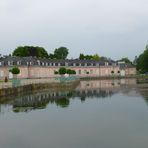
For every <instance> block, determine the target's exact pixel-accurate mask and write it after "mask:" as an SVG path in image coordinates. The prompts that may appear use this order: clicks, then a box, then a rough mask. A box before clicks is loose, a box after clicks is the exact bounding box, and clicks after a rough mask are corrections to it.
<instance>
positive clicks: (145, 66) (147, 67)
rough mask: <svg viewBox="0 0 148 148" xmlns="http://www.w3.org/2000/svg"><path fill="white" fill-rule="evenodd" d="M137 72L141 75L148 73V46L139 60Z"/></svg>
mask: <svg viewBox="0 0 148 148" xmlns="http://www.w3.org/2000/svg"><path fill="white" fill-rule="evenodd" d="M137 70H138V71H139V72H140V73H145V72H148V45H147V46H146V48H145V50H144V52H143V53H142V54H141V55H140V56H139V57H138V59H137Z"/></svg>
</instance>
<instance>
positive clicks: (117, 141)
mask: <svg viewBox="0 0 148 148" xmlns="http://www.w3.org/2000/svg"><path fill="white" fill-rule="evenodd" d="M147 139H148V85H147V84H142V85H137V84H136V80H134V79H131V80H130V79H127V80H124V79H122V80H94V81H81V82H80V84H79V86H77V87H76V88H75V89H62V90H55V91H50V90H46V91H40V92H37V93H31V94H28V95H24V96H20V97H15V96H13V97H11V98H9V101H6V102H5V101H3V102H1V105H0V147H1V148H49V147H50V148H58V147H59V148H147V147H148V140H147Z"/></svg>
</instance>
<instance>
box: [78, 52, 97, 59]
mask: <svg viewBox="0 0 148 148" xmlns="http://www.w3.org/2000/svg"><path fill="white" fill-rule="evenodd" d="M79 59H80V60H99V59H100V57H99V55H98V54H94V55H84V54H83V53H80V55H79Z"/></svg>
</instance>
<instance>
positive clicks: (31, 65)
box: [0, 57, 136, 79]
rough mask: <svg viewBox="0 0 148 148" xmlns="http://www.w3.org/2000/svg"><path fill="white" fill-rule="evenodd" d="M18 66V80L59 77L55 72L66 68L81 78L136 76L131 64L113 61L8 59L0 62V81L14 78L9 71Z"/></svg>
mask: <svg viewBox="0 0 148 148" xmlns="http://www.w3.org/2000/svg"><path fill="white" fill-rule="evenodd" d="M14 66H17V67H19V69H20V74H19V75H18V78H50V77H57V76H58V75H55V71H58V70H59V68H60V67H66V68H68V69H72V70H75V71H76V75H77V76H79V77H104V76H127V75H128V76H129V75H135V74H136V68H135V67H134V66H132V65H131V64H125V63H122V64H119V63H117V62H115V61H112V60H104V61H96V60H77V59H76V60H50V59H39V58H35V57H6V58H3V59H1V60H0V79H4V78H5V77H7V78H10V79H11V78H13V75H12V74H11V72H9V70H10V69H11V68H12V67H14Z"/></svg>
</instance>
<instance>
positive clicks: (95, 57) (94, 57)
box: [92, 54, 100, 60]
mask: <svg viewBox="0 0 148 148" xmlns="http://www.w3.org/2000/svg"><path fill="white" fill-rule="evenodd" d="M99 59H100V57H99V55H98V54H94V55H93V56H92V60H99Z"/></svg>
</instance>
